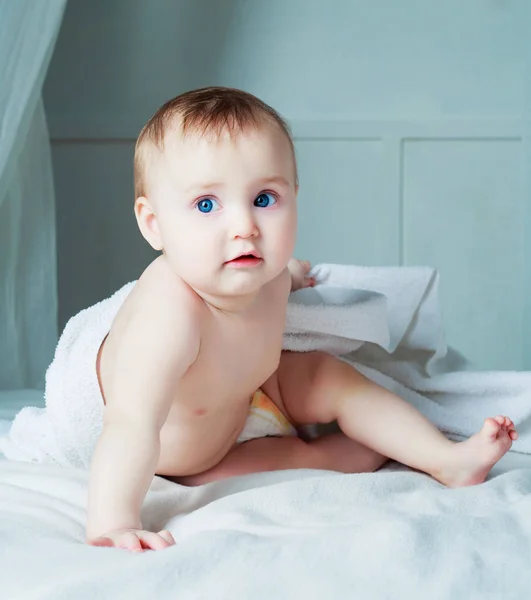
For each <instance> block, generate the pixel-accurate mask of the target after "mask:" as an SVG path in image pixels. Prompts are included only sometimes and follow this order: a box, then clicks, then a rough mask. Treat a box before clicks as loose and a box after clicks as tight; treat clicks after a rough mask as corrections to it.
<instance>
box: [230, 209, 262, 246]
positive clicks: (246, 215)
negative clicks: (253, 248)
mask: <svg viewBox="0 0 531 600" xmlns="http://www.w3.org/2000/svg"><path fill="white" fill-rule="evenodd" d="M232 233H233V237H234V238H235V239H236V238H240V239H243V240H246V239H249V238H253V237H256V236H257V235H258V226H257V225H256V221H255V219H254V217H253V214H252V211H251V210H244V209H241V210H238V211H237V212H235V214H234V215H233V225H232Z"/></svg>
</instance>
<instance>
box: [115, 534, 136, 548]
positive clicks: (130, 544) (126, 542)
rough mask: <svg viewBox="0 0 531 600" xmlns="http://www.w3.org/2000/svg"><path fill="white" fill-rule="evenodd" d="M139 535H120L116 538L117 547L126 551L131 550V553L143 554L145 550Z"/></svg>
mask: <svg viewBox="0 0 531 600" xmlns="http://www.w3.org/2000/svg"><path fill="white" fill-rule="evenodd" d="M138 535H139V534H136V533H132V532H127V533H120V534H119V535H117V536H116V540H115V546H116V547H118V548H123V549H124V550H131V552H142V550H143V548H142V544H141V543H140V540H139V538H138Z"/></svg>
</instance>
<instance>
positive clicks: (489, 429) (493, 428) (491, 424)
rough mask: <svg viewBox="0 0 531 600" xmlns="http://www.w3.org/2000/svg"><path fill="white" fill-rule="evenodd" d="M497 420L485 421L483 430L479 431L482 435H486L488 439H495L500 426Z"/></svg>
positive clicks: (489, 419)
mask: <svg viewBox="0 0 531 600" xmlns="http://www.w3.org/2000/svg"><path fill="white" fill-rule="evenodd" d="M497 419H498V418H497V417H496V418H495V419H491V418H488V419H485V423H484V425H483V429H482V430H481V431H482V433H484V434H486V435H487V436H488V437H492V438H495V437H496V436H497V435H498V432H499V431H500V425H501V424H500V423H499V422H498V420H497Z"/></svg>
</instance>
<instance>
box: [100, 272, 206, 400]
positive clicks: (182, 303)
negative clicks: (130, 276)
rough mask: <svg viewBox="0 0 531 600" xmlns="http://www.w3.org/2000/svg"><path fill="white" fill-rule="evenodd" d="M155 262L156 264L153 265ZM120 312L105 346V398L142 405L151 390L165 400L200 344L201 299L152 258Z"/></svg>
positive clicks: (189, 364)
mask: <svg viewBox="0 0 531 600" xmlns="http://www.w3.org/2000/svg"><path fill="white" fill-rule="evenodd" d="M151 266H153V267H154V268H150V267H151ZM150 267H148V269H146V271H145V272H144V274H143V275H142V277H141V278H140V279H139V280H138V282H137V284H136V285H135V287H134V288H133V290H132V291H131V294H130V296H129V297H128V298H127V300H126V302H125V303H124V305H123V307H122V309H121V311H120V313H119V314H118V315H117V317H116V319H115V322H114V323H113V326H112V329H111V331H110V333H109V337H108V341H107V343H106V345H105V347H104V349H103V353H102V362H101V375H102V382H103V389H104V392H105V396H106V400H107V397H109V398H110V399H111V400H112V402H111V404H114V406H115V407H116V408H120V405H122V404H123V403H124V402H126V403H127V405H128V411H131V409H132V405H135V404H137V400H136V399H138V404H139V405H142V404H143V400H142V398H143V397H145V396H146V395H149V397H150V398H151V399H152V402H153V404H154V405H165V406H166V404H167V402H168V401H169V399H170V398H171V397H172V388H173V387H174V386H176V385H178V382H179V380H180V379H181V377H182V376H183V375H184V374H185V373H186V371H187V370H188V369H189V367H190V366H191V365H192V364H193V363H194V362H195V360H196V358H197V356H198V354H199V348H200V338H201V331H200V327H199V325H200V304H199V303H198V301H197V299H196V298H195V297H194V294H193V291H192V290H190V289H188V288H187V286H186V284H184V282H181V281H180V280H179V279H178V278H175V276H174V277H173V279H172V277H170V276H169V273H166V272H165V270H164V269H163V268H162V269H161V268H160V267H161V265H155V264H154V263H152V265H150Z"/></svg>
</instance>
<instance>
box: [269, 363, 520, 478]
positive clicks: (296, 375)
mask: <svg viewBox="0 0 531 600" xmlns="http://www.w3.org/2000/svg"><path fill="white" fill-rule="evenodd" d="M278 386H279V394H280V396H281V398H282V402H283V404H284V409H285V411H286V412H287V414H288V415H289V416H290V417H291V419H292V421H293V422H294V423H297V424H306V423H328V422H330V421H334V420H337V421H338V424H339V426H340V427H341V429H342V431H343V432H344V433H345V434H346V435H347V436H349V437H350V438H352V439H355V440H357V441H358V442H360V443H361V444H363V445H365V446H368V447H369V448H372V449H373V450H375V451H376V452H378V453H379V454H381V455H383V456H387V457H389V458H392V459H394V460H397V461H399V462H401V463H403V464H405V465H408V466H410V467H412V468H415V469H419V470H421V471H424V472H426V473H429V474H430V475H432V476H433V477H435V478H436V479H438V480H439V481H441V482H442V483H445V484H446V485H450V486H463V485H473V484H476V483H481V482H482V481H483V480H484V479H485V477H486V476H487V473H488V472H489V471H490V469H491V468H492V466H493V465H494V464H495V463H496V462H497V461H498V460H499V459H500V458H501V457H502V456H503V455H504V454H505V453H506V452H507V451H508V450H509V448H510V447H511V444H512V441H513V440H515V439H516V438H517V434H516V431H515V430H514V425H513V423H512V421H511V420H510V419H508V418H506V417H502V416H499V417H496V418H495V419H487V420H486V421H485V425H484V427H483V429H482V430H481V431H480V432H479V433H477V434H476V435H474V436H473V437H471V438H470V439H468V440H466V441H465V442H461V443H455V442H452V441H450V440H448V439H447V438H446V437H445V436H444V435H443V434H442V433H441V432H440V431H439V430H438V429H437V428H436V427H435V426H434V425H433V424H432V423H430V422H429V421H428V420H427V419H426V418H425V417H424V416H423V415H422V414H421V413H419V412H418V411H417V410H416V409H415V408H413V406H411V405H410V404H408V403H407V402H405V401H403V400H402V399H401V398H399V397H398V396H396V395H395V394H393V393H391V392H389V391H387V390H385V389H384V388H381V387H380V386H378V385H376V384H374V383H373V382H371V381H369V380H368V379H366V378H365V377H363V375H361V374H360V373H358V371H356V369H354V368H353V367H352V366H350V365H348V364H347V363H345V362H343V361H341V360H339V359H337V358H334V357H333V356H330V355H328V354H324V353H320V352H312V353H295V352H293V353H292V352H285V353H283V354H282V358H281V361H280V365H279V369H278ZM268 393H269V395H270V397H271V398H273V396H272V395H271V391H270V392H268ZM273 399H274V398H273ZM275 401H277V400H276V399H275Z"/></svg>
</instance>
